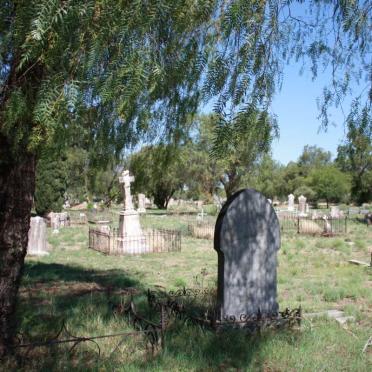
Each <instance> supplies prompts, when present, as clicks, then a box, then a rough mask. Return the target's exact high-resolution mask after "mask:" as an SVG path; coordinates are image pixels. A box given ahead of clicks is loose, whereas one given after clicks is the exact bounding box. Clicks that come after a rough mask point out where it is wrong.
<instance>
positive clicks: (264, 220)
mask: <svg viewBox="0 0 372 372" xmlns="http://www.w3.org/2000/svg"><path fill="white" fill-rule="evenodd" d="M214 248H215V250H216V251H217V253H218V291H217V293H218V294H217V297H218V298H217V300H218V305H219V311H220V315H221V317H231V316H234V317H235V318H236V319H239V318H240V316H241V315H242V314H246V315H256V314H257V313H258V312H260V313H261V314H266V315H273V314H276V313H277V312H278V304H277V301H276V294H277V289H276V288H277V285H276V284H277V283H276V267H277V251H278V249H279V248H280V226H279V220H278V218H277V216H276V213H275V211H274V209H273V207H272V205H271V204H270V203H269V202H268V201H267V199H266V198H265V197H264V196H263V195H262V194H261V193H259V192H258V191H255V190H252V189H244V190H241V191H238V192H237V193H235V194H234V195H232V196H231V197H230V198H229V199H228V200H227V201H226V203H225V204H224V206H223V208H222V210H221V212H220V213H219V215H218V219H217V222H216V229H215V235H214Z"/></svg>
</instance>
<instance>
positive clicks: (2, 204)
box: [0, 134, 35, 357]
mask: <svg viewBox="0 0 372 372" xmlns="http://www.w3.org/2000/svg"><path fill="white" fill-rule="evenodd" d="M17 156H18V157H17V159H14V158H13V157H12V156H11V148H10V145H9V143H8V142H7V140H6V138H5V137H4V136H2V135H1V134H0V357H1V356H3V355H5V354H6V353H9V352H11V351H12V344H13V338H14V335H15V331H16V326H17V325H16V318H15V309H16V303H17V293H18V288H19V284H20V280H21V276H22V269H23V264H24V258H25V255H26V250H27V242H28V230H29V227H30V217H31V208H32V201H33V195H34V188H35V158H34V156H33V155H30V154H25V155H24V156H19V154H18V155H17Z"/></svg>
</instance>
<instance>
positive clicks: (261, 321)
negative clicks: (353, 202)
mask: <svg viewBox="0 0 372 372" xmlns="http://www.w3.org/2000/svg"><path fill="white" fill-rule="evenodd" d="M106 290H107V295H108V304H110V305H111V308H112V312H113V313H114V314H115V315H116V316H124V317H125V318H126V319H128V321H129V323H130V324H131V325H132V326H133V328H134V330H133V331H130V330H129V331H124V332H118V333H114V334H106V335H95V336H75V335H74V334H73V331H70V330H69V329H68V327H67V326H66V323H65V321H63V322H62V326H61V328H60V330H59V331H58V333H57V334H56V335H55V336H54V337H51V338H48V337H42V338H40V339H41V340H42V341H36V342H35V341H34V342H32V341H30V340H28V339H27V338H25V337H24V336H23V335H19V337H18V338H17V341H18V343H16V344H15V345H14V346H13V348H14V350H15V351H18V352H19V357H20V358H19V360H20V361H21V362H22V363H23V364H24V365H26V363H27V360H28V359H29V358H32V357H33V356H32V351H33V350H34V349H36V348H53V352H55V351H60V352H61V353H65V352H66V349H65V348H61V349H57V348H58V347H60V346H62V345H71V346H70V347H69V348H68V350H67V351H68V352H69V353H73V352H74V351H77V349H78V346H81V345H82V344H91V345H93V346H94V348H95V350H96V354H97V357H98V358H99V357H101V348H100V345H99V343H98V342H99V340H103V339H107V338H117V339H119V342H118V343H116V346H115V347H114V348H113V349H112V350H111V351H110V355H112V354H113V353H115V352H117V350H118V349H119V347H120V346H121V345H122V344H123V343H125V342H126V341H129V340H130V339H131V338H136V337H138V336H141V337H144V339H145V340H146V341H147V343H146V349H147V351H151V353H152V355H153V356H154V355H155V354H156V352H157V351H158V350H161V349H164V343H165V337H164V336H165V333H166V331H167V330H168V329H170V328H171V327H172V322H171V320H172V318H173V319H180V320H184V321H186V320H187V322H184V323H181V326H186V325H187V323H188V322H190V323H191V324H194V325H198V326H201V327H204V328H206V329H209V330H211V331H214V332H218V331H219V330H221V329H223V328H226V327H230V328H231V327H233V328H236V329H239V330H247V331H249V332H257V331H258V332H259V331H261V330H264V329H268V328H270V329H279V328H283V327H292V326H295V325H298V326H299V325H301V320H302V314H301V308H299V309H294V310H289V309H286V310H285V311H284V312H279V313H278V314H277V315H275V316H271V317H267V316H266V317H263V316H261V315H260V313H258V314H256V315H255V316H246V315H244V314H242V315H241V317H240V319H235V318H232V317H229V318H228V319H222V320H221V319H218V318H217V317H216V316H215V314H216V312H213V311H209V312H208V309H207V308H206V307H205V299H206V298H208V297H209V298H211V297H215V295H216V290H215V289H194V288H183V289H181V290H177V291H154V290H150V289H148V290H147V302H148V307H149V309H150V310H152V312H149V313H148V316H150V318H145V317H143V316H142V315H140V314H139V313H138V311H137V310H136V307H135V304H134V296H133V294H130V295H129V294H128V295H127V296H124V301H123V299H121V301H120V302H119V303H115V302H113V301H112V298H110V288H107V289H106ZM140 296H142V294H140ZM125 297H126V299H125ZM128 297H129V300H128ZM185 299H186V301H185ZM190 300H191V301H190ZM193 301H198V303H203V304H204V307H203V306H199V307H197V306H195V302H193ZM196 310H198V311H199V312H198V311H196ZM206 310H207V312H205V311H206ZM149 314H150V315H149ZM150 319H156V320H150Z"/></svg>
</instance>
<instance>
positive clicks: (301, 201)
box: [298, 195, 307, 217]
mask: <svg viewBox="0 0 372 372" xmlns="http://www.w3.org/2000/svg"><path fill="white" fill-rule="evenodd" d="M298 215H299V216H302V217H305V216H306V215H307V214H306V197H305V196H303V195H300V196H299V197H298Z"/></svg>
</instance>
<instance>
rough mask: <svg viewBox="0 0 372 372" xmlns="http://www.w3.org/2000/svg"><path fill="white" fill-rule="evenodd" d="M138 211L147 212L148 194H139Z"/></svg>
mask: <svg viewBox="0 0 372 372" xmlns="http://www.w3.org/2000/svg"><path fill="white" fill-rule="evenodd" d="M138 212H139V213H146V195H145V194H138Z"/></svg>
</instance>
